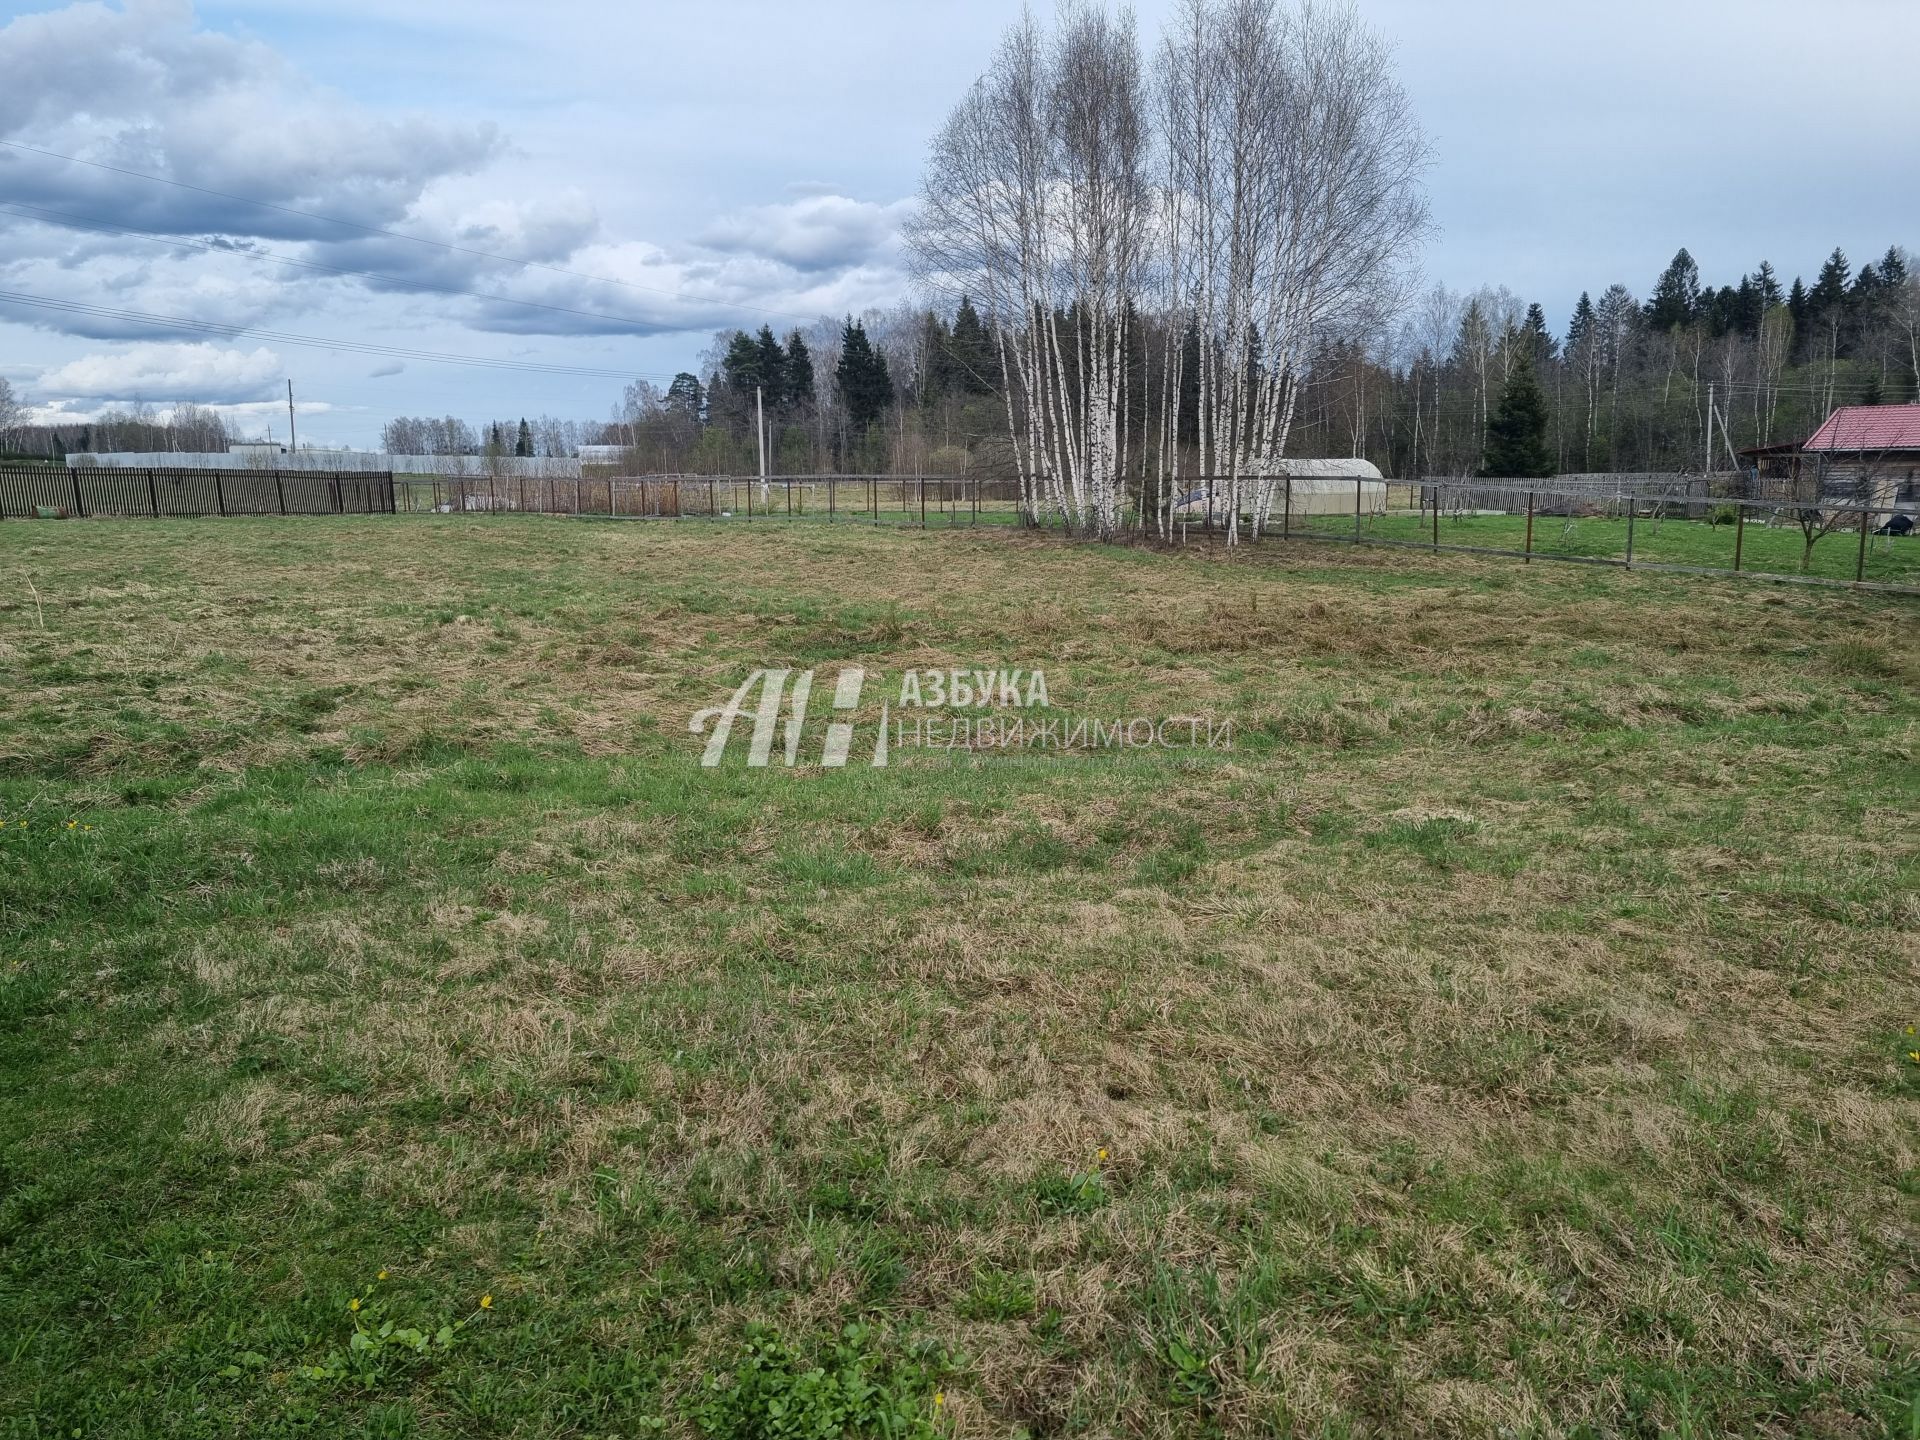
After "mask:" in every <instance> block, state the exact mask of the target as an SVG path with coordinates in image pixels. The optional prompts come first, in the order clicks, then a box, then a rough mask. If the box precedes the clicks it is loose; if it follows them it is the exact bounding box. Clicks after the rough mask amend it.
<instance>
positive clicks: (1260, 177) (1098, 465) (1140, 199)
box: [908, 0, 1429, 542]
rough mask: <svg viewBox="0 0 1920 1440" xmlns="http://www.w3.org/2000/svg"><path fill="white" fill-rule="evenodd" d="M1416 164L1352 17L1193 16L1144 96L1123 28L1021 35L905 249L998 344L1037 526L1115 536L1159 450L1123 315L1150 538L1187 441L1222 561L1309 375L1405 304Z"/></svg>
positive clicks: (1009, 419)
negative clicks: (1148, 379)
mask: <svg viewBox="0 0 1920 1440" xmlns="http://www.w3.org/2000/svg"><path fill="white" fill-rule="evenodd" d="M1428 158H1429V155H1428V150H1427V145H1426V142H1425V140H1424V139H1423V137H1422V136H1421V133H1420V130H1419V127H1418V125H1417V124H1416V123H1415V121H1414V119H1413V116H1412V112H1411V109H1410V107H1409V105H1408V103H1407V99H1406V96H1405V94H1404V92H1403V91H1402V90H1401V89H1400V87H1399V85H1398V84H1397V83H1396V81H1395V80H1394V77H1393V74H1392V67H1391V63H1390V56H1389V54H1388V51H1387V49H1386V47H1385V46H1384V44H1383V43H1382V42H1381V41H1380V40H1379V38H1378V37H1377V36H1375V35H1374V34H1373V33H1372V32H1371V31H1369V30H1367V29H1366V28H1365V27H1364V26H1363V25H1362V24H1361V23H1360V22H1359V20H1358V18H1357V16H1356V15H1355V13H1354V11H1353V10H1352V9H1351V8H1350V7H1348V6H1346V5H1344V4H1338V3H1323V0H1302V3H1300V4H1299V5H1297V6H1296V7H1292V8H1289V7H1287V6H1284V5H1282V4H1280V3H1279V0H1185V3H1184V4H1183V5H1182V7H1181V9H1180V10H1179V12H1178V13H1177V15H1176V18H1175V20H1174V21H1173V23H1172V25H1171V26H1170V29H1169V32H1168V34H1167V37H1166V39H1165V42H1164V44H1163V45H1162V47H1161V49H1160V51H1159V56H1158V63H1157V67H1156V72H1155V84H1154V86H1153V90H1152V92H1151V93H1149V92H1148V90H1147V87H1146V83H1145V80H1144V78H1143V75H1142V67H1141V61H1140V54H1139V49H1138V46H1137V44H1136V42H1135V39H1134V32H1133V22H1132V17H1131V15H1130V14H1129V13H1127V12H1124V11H1123V12H1121V14H1120V16H1119V17H1118V18H1117V19H1115V18H1109V17H1108V16H1107V15H1105V14H1104V13H1103V12H1101V11H1098V10H1095V9H1092V8H1089V7H1087V6H1083V5H1079V4H1072V3H1070V4H1068V5H1066V6H1065V7H1063V9H1062V10H1061V12H1060V15H1059V18H1058V20H1057V22H1056V24H1055V26H1054V28H1053V30H1052V32H1051V33H1048V32H1044V31H1043V30H1042V28H1041V26H1040V25H1039V24H1038V22H1036V21H1035V20H1034V18H1033V16H1032V15H1031V14H1028V15H1026V16H1025V17H1023V19H1022V20H1021V21H1020V23H1019V24H1017V25H1015V26H1014V27H1013V29H1012V30H1011V31H1009V32H1008V34H1007V36H1006V38H1005V40H1004V41H1003V42H1002V44H1001V47H1000V49H999V51H998V52H997V54H996V55H995V57H994V61H993V64H992V66H991V67H990V68H989V70H988V71H987V73H986V74H985V75H984V76H982V77H981V79H980V80H979V81H978V82H977V83H976V84H975V85H974V87H973V88H972V89H971V90H970V91H969V92H968V95H967V97H966V98H965V99H964V100H963V101H962V102H961V103H960V105H959V106H958V107H956V109H955V110H954V112H953V114H952V116H951V117H950V118H949V120H948V121H947V123H946V125H945V126H944V127H943V128H942V129H941V131H940V133H939V134H938V135H937V136H936V137H935V139H934V142H933V146H932V151H931V155H930V157H929V161H928V165H927V171H926V178H925V182H924V184H923V187H922V195H921V206H920V211H919V214H918V217H917V218H916V220H915V222H914V223H913V224H912V225H911V226H910V227H909V232H908V239H909V243H910V245H911V247H912V249H913V251H914V253H915V255H916V257H917V259H918V261H919V264H920V267H921V270H922V273H923V275H924V276H925V277H926V278H927V279H928V280H929V282H930V283H932V284H933V285H934V286H935V287H936V288H941V289H945V290H947V291H948V292H949V293H952V294H954V295H956V296H957V295H960V294H967V295H970V296H972V298H973V300H974V303H975V304H976V305H977V306H978V307H979V308H980V311H981V314H982V316H983V318H985V319H986V320H987V322H988V324H989V326H990V329H991V332H992V336H993V340H994V343H995V346H996V347H997V349H998V351H999V355H1000V361H1001V369H1002V372H1003V373H1004V375H1005V376H1006V384H1005V386H1004V403H1005V407H1006V423H1007V430H1008V434H1009V437H1010V439H1011V441H1012V446H1013V450H1014V453H1015V455H1016V457H1017V468H1018V471H1019V477H1020V484H1021V492H1022V497H1023V505H1024V508H1025V509H1026V512H1027V514H1028V515H1029V516H1030V517H1032V516H1037V515H1039V514H1041V513H1046V514H1051V515H1056V516H1058V517H1059V518H1060V519H1061V520H1063V521H1064V522H1065V523H1066V524H1067V525H1068V526H1069V527H1070V528H1072V529H1074V530H1075V531H1077V532H1080V533H1085V534H1093V535H1108V534H1111V533H1113V531H1114V530H1115V529H1116V528H1117V527H1118V525H1119V523H1120V510H1121V506H1122V504H1123V502H1124V499H1125V495H1126V480H1125V477H1126V475H1127V473H1128V470H1129V466H1130V464H1138V463H1141V462H1144V460H1145V459H1146V457H1145V456H1144V455H1142V454H1139V453H1132V454H1130V452H1129V445H1130V443H1133V444H1137V445H1138V446H1139V447H1140V448H1141V449H1142V450H1144V449H1145V448H1147V447H1148V443H1149V442H1148V441H1147V439H1146V438H1145V436H1146V433H1147V432H1146V428H1145V426H1144V418H1145V417H1139V428H1138V429H1136V428H1135V427H1136V419H1135V417H1131V416H1130V415H1129V414H1128V405H1129V400H1128V387H1127V383H1126V376H1127V365H1126V357H1127V355H1128V353H1129V346H1130V345H1135V346H1136V350H1137V341H1136V337H1135V336H1133V335H1131V334H1130V333H1129V327H1130V325H1134V326H1138V325H1139V324H1140V323H1141V322H1140V321H1139V320H1138V319H1137V318H1132V319H1130V317H1137V316H1140V315H1149V316H1153V317H1154V320H1155V325H1156V327H1157V328H1155V330H1154V332H1153V333H1154V334H1155V336H1156V337H1157V343H1158V345H1159V348H1160V349H1161V351H1162V352H1163V353H1162V356H1161V363H1160V364H1159V366H1158V367H1157V368H1158V378H1159V388H1158V394H1157V396H1155V397H1154V400H1153V402H1152V403H1153V409H1154V411H1155V414H1156V416H1157V420H1158V430H1157V433H1158V437H1159V439H1158V444H1157V445H1155V446H1153V447H1152V448H1153V456H1152V465H1153V468H1154V471H1155V475H1156V481H1155V486H1154V507H1155V510H1156V513H1157V515H1158V518H1159V521H1160V524H1161V527H1162V529H1163V532H1165V531H1167V530H1169V529H1170V527H1171V523H1172V512H1173V507H1174V503H1175V500H1176V497H1177V494H1178V491H1179V488H1180V487H1179V470H1180V464H1181V460H1180V436H1181V435H1182V434H1183V433H1185V431H1186V430H1187V429H1188V427H1189V425H1191V426H1192V427H1193V429H1194V434H1195V447H1194V448H1195V455H1196V460H1197V471H1198V475H1199V476H1200V477H1202V479H1203V483H1204V484H1205V485H1206V487H1207V491H1206V493H1207V497H1208V504H1209V506H1210V507H1211V506H1213V505H1214V504H1215V502H1216V498H1217V499H1218V501H1219V502H1220V504H1221V505H1222V506H1223V508H1224V509H1225V511H1226V515H1227V520H1226V530H1227V539H1228V541H1229V542H1233V541H1235V540H1237V539H1238V538H1239V536H1240V528H1241V517H1242V516H1243V515H1244V514H1251V515H1252V516H1253V517H1254V526H1255V533H1256V534H1257V533H1258V529H1259V527H1260V526H1261V525H1263V524H1264V523H1265V520H1266V517H1267V514H1268V511H1269V507H1270V505H1271V502H1272V498H1273V494H1274V492H1275V488H1276V485H1277V481H1278V477H1279V475H1280V466H1281V457H1282V456H1283V455H1284V453H1285V449H1286V442H1287V437H1288V434H1289V432H1290V430H1291V428H1292V425H1293V419H1294V412H1295V409H1296V407H1297V404H1298V399H1299V387H1300V384H1301V380H1302V378H1303V375H1304V373H1305V371H1306V369H1307V367H1308V365H1309V363H1310V361H1311V359H1312V357H1313V356H1314V355H1316V354H1319V353H1324V351H1325V349H1326V347H1327V346H1328V345H1330V344H1336V343H1341V342H1349V343H1351V342H1353V341H1356V340H1358V339H1360V338H1362V337H1364V336H1366V335H1370V334H1377V333H1379V332H1380V331H1381V329H1382V328H1383V322H1384V320H1385V318H1386V316H1387V315H1388V314H1389V313H1391V311H1392V309H1393V308H1394V306H1395V304H1396V303H1397V302H1398V300H1399V299H1400V296H1401V289H1402V285H1403V282H1404V280H1405V278H1406V261H1407V258H1408V255H1409V252H1410V250H1411V248H1412V246H1413V244H1414V242H1415V241H1416V240H1417V239H1418V238H1419V236H1420V235H1421V233H1422V232H1423V231H1424V229H1425V228H1426V224H1427V210H1426V204H1425V200H1424V198H1423V196H1422V193H1421V189H1420V177H1421V174H1422V172H1423V171H1424V169H1425V167H1426V165H1427V163H1428ZM1193 371H1197V372H1198V373H1197V374H1195V373H1192V372H1193ZM1183 397H1192V398H1183ZM1142 403H1143V404H1144V403H1145V397H1142ZM1189 406H1191V407H1192V409H1193V410H1194V412H1195V413H1194V414H1192V415H1190V416H1189V415H1187V414H1184V413H1183V411H1184V410H1186V409H1187V408H1188V407H1189ZM1135 435H1138V436H1140V437H1141V438H1139V439H1138V440H1137V441H1133V442H1130V439H1129V437H1130V436H1135Z"/></svg>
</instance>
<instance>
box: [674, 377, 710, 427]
mask: <svg viewBox="0 0 1920 1440" xmlns="http://www.w3.org/2000/svg"><path fill="white" fill-rule="evenodd" d="M700 402H701V392H700V377H699V376H697V375H692V374H689V373H688V372H687V371H685V370H682V371H681V372H680V373H679V374H678V375H675V376H674V377H673V383H672V384H671V385H669V386H668V387H667V408H668V409H669V410H671V411H673V413H674V414H675V415H677V416H679V417H680V418H681V419H683V420H688V421H691V422H693V423H694V424H698V423H700V421H701V420H702V419H703V418H705V417H704V416H703V415H702V414H701V403H700Z"/></svg>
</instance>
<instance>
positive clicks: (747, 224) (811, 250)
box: [699, 194, 913, 270]
mask: <svg viewBox="0 0 1920 1440" xmlns="http://www.w3.org/2000/svg"><path fill="white" fill-rule="evenodd" d="M912 208H913V202H912V201H911V200H896V201H894V202H893V203H892V204H890V205H876V204H873V203H871V202H869V201H865V200H854V199H851V198H849V197H848V196H845V195H821V194H807V195H802V196H800V197H799V198H798V199H795V200H790V201H787V202H786V203H784V204H780V205H757V206H754V207H753V208H751V209H748V210H742V211H738V212H736V213H735V214H732V215H727V216H724V217H722V218H721V219H719V220H717V221H715V222H714V223H713V224H712V225H710V226H708V227H707V229H706V231H705V233H704V234H702V235H701V236H700V237H699V240H700V243H701V244H703V245H706V246H709V247H711V248H712V249H715V250H719V251H723V252H726V253H730V254H747V255H760V256H764V257H766V258H767V259H770V260H778V261H779V262H781V263H782V264H784V265H790V266H792V267H793V268H794V269H796V270H836V269H845V268H848V267H850V266H854V265H862V264H870V263H872V262H874V261H877V260H878V261H887V260H893V259H894V258H895V257H896V256H897V255H898V254H899V249H900V227H901V226H902V225H903V224H904V223H905V222H906V218H907V215H908V213H909V212H910V211H911V210H912Z"/></svg>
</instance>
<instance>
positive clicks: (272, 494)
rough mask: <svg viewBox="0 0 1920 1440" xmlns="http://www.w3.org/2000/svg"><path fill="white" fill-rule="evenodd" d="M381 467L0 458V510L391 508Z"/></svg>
mask: <svg viewBox="0 0 1920 1440" xmlns="http://www.w3.org/2000/svg"><path fill="white" fill-rule="evenodd" d="M396 508H397V507H396V505H395V503H394V488H393V476H392V475H391V474H390V473H388V472H387V471H384V470H378V471H367V470H334V471H321V470H299V471H294V470H226V469H221V470H201V469H193V470H181V469H166V468H152V469H135V468H132V467H130V466H98V467H93V466H83V467H76V468H74V469H72V470H57V469H43V468H39V467H35V466H0V518H4V519H29V518H35V517H39V518H45V519H67V518H70V517H78V518H80V519H87V518H90V517H93V516H100V515H121V516H146V517H148V518H152V519H161V518H185V517H191V516H200V515H380V514H388V515H390V514H392V513H393V512H394V511H395V509H396Z"/></svg>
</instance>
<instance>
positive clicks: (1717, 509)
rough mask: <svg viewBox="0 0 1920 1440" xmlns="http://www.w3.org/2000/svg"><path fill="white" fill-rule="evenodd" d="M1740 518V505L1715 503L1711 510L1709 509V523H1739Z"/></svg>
mask: <svg viewBox="0 0 1920 1440" xmlns="http://www.w3.org/2000/svg"><path fill="white" fill-rule="evenodd" d="M1739 519H1740V507H1739V506H1738V505H1715V506H1714V507H1713V508H1712V509H1711V510H1709V511H1707V524H1709V525H1733V524H1736V523H1738V521H1739Z"/></svg>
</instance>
